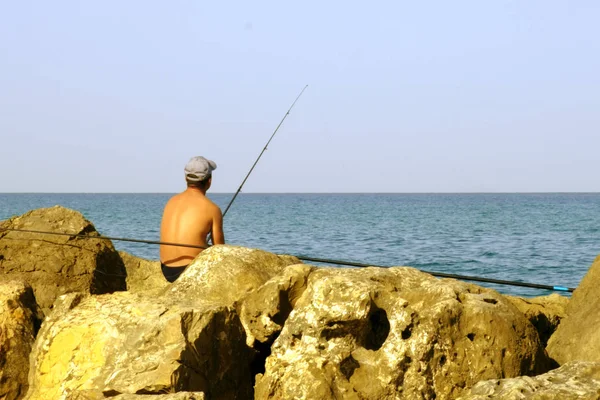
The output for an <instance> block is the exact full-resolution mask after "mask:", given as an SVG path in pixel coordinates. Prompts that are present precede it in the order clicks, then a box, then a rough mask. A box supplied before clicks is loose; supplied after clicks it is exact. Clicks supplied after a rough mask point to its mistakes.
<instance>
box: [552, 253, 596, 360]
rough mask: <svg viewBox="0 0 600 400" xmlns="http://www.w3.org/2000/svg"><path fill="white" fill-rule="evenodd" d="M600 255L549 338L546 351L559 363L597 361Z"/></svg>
mask: <svg viewBox="0 0 600 400" xmlns="http://www.w3.org/2000/svg"><path fill="white" fill-rule="evenodd" d="M599 288H600V256H598V257H597V258H596V260H595V261H594V263H593V264H592V266H591V267H590V269H589V270H588V272H587V274H586V275H585V276H584V277H583V279H582V280H581V283H580V284H579V286H578V287H577V289H575V291H574V292H573V297H572V298H571V300H570V302H569V305H568V307H567V316H566V317H565V318H564V319H563V320H562V321H561V323H560V325H559V326H558V329H556V332H554V334H553V335H552V337H551V338H550V340H549V341H548V346H547V350H548V354H549V355H550V357H552V358H553V359H555V360H556V361H557V362H558V363H559V364H561V365H562V364H565V363H567V362H569V361H598V362H600V290H599Z"/></svg>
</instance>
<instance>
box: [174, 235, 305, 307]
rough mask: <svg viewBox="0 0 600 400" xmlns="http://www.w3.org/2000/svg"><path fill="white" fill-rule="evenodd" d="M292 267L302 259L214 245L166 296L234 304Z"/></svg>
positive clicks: (184, 273) (204, 252) (182, 275)
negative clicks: (286, 268)
mask: <svg viewBox="0 0 600 400" xmlns="http://www.w3.org/2000/svg"><path fill="white" fill-rule="evenodd" d="M293 264H300V260H298V259H297V258H295V257H291V256H278V255H276V254H273V253H269V252H266V251H263V250H258V249H251V248H247V247H239V246H230V245H217V246H212V247H210V248H208V249H206V250H204V251H202V252H201V253H200V254H198V256H197V257H196V258H195V259H194V261H193V262H192V263H191V264H190V265H189V266H188V267H187V269H186V270H185V271H184V272H183V274H181V275H180V276H179V278H178V279H177V280H176V281H175V282H173V284H171V285H169V286H168V287H167V288H166V289H165V292H164V293H165V294H166V295H169V296H174V297H180V298H189V299H193V298H202V299H204V300H208V301H213V302H215V303H218V304H225V305H232V304H234V303H235V302H237V301H239V300H240V299H242V298H243V297H245V296H246V295H248V293H250V292H252V291H253V290H256V289H258V288H259V287H260V286H262V285H263V284H264V283H265V282H266V281H268V280H269V279H271V278H272V277H273V276H275V275H277V274H279V273H281V272H282V271H283V270H284V269H285V267H287V266H288V265H293Z"/></svg>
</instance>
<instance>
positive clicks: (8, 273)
mask: <svg viewBox="0 0 600 400" xmlns="http://www.w3.org/2000/svg"><path fill="white" fill-rule="evenodd" d="M2 228H11V229H27V230H37V231H50V232H62V233H74V234H86V235H90V236H98V232H96V229H95V228H94V225H92V223H91V222H89V221H88V220H86V219H85V218H84V217H83V215H81V213H79V212H77V211H74V210H70V209H67V208H64V207H60V206H55V207H51V208H41V209H37V210H33V211H29V212H28V213H26V214H23V215H22V216H19V217H13V218H11V219H9V220H7V221H5V222H4V223H3V224H2V225H1V226H0V281H7V280H13V279H17V280H23V281H25V282H28V283H29V284H30V285H31V286H32V287H33V291H34V293H35V298H36V300H37V302H38V304H39V305H40V307H41V308H42V309H43V311H44V313H47V312H48V311H49V309H50V307H51V306H52V303H53V302H54V300H55V299H56V298H57V297H58V296H60V295H62V294H65V293H69V292H78V291H84V292H88V293H92V294H102V293H110V292H114V291H117V290H125V289H126V285H125V269H124V267H123V262H122V261H121V258H120V257H119V254H118V253H117V252H116V251H115V249H114V247H113V245H112V243H111V242H110V241H107V240H98V239H88V238H79V237H75V236H59V235H50V234H37V233H24V232H12V231H2Z"/></svg>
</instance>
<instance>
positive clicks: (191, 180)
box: [184, 156, 217, 190]
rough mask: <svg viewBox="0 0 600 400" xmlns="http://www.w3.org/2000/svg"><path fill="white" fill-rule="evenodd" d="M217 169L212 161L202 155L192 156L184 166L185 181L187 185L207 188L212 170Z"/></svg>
mask: <svg viewBox="0 0 600 400" xmlns="http://www.w3.org/2000/svg"><path fill="white" fill-rule="evenodd" d="M215 169H217V164H216V163H215V162H214V161H211V160H207V159H206V158H204V157H202V156H196V157H192V158H191V159H190V161H188V163H187V164H186V166H185V169H184V171H185V181H186V182H187V185H188V187H198V188H200V189H204V190H208V188H209V187H210V184H211V178H212V172H213V171H214V170H215Z"/></svg>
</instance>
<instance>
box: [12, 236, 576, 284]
mask: <svg viewBox="0 0 600 400" xmlns="http://www.w3.org/2000/svg"><path fill="white" fill-rule="evenodd" d="M3 231H7V232H9V231H10V232H26V233H38V234H48V235H62V236H70V237H80V238H85V239H99V240H117V241H123V242H135V243H147V244H159V245H166V246H180V247H191V248H196V249H206V248H207V247H206V246H199V245H194V244H182V243H172V242H160V241H154V240H141V239H129V238H117V237H110V236H102V235H99V236H90V235H85V234H78V233H63V232H47V231H37V230H30V229H13V228H0V232H3ZM295 257H296V258H298V259H299V260H302V261H312V262H320V263H324V264H334V265H344V266H348V267H359V268H367V267H375V268H390V267H389V266H384V265H373V264H365V263H358V262H353V261H343V260H331V259H327V258H316V257H308V256H301V255H300V256H295ZM422 272H425V273H428V274H430V275H433V276H436V277H440V278H452V279H459V280H465V281H474V282H485V283H494V284H498V285H508V286H521V287H527V288H532V289H545V290H552V291H559V292H573V291H574V290H575V288H571V287H566V286H560V285H541V284H538V283H528V282H519V281H508V280H503V279H492V278H485V277H479V276H471V275H458V274H448V273H445V272H436V271H422Z"/></svg>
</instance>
